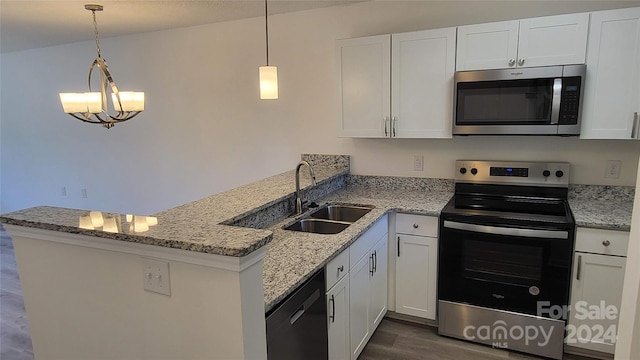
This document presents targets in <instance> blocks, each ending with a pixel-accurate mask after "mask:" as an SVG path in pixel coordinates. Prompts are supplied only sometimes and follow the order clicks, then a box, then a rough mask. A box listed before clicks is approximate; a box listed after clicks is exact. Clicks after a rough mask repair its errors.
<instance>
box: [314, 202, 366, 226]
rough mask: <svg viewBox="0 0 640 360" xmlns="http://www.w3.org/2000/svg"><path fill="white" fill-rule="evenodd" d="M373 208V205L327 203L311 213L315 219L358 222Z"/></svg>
mask: <svg viewBox="0 0 640 360" xmlns="http://www.w3.org/2000/svg"><path fill="white" fill-rule="evenodd" d="M371 209H373V207H372V206H359V205H337V204H336V205H327V206H325V207H321V208H320V209H318V210H316V211H314V212H313V213H311V215H309V217H311V218H315V219H325V220H335V221H346V222H351V223H352V222H356V221H357V220H358V219H360V218H361V217H363V216H365V215H366V214H368V213H369V211H371Z"/></svg>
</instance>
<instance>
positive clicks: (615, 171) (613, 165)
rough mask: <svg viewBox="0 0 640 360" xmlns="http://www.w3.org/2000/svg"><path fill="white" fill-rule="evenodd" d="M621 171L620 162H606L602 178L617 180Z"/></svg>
mask: <svg viewBox="0 0 640 360" xmlns="http://www.w3.org/2000/svg"><path fill="white" fill-rule="evenodd" d="M621 169H622V161H621V160H607V169H606V171H605V173H604V177H605V178H609V179H619V178H620V170H621Z"/></svg>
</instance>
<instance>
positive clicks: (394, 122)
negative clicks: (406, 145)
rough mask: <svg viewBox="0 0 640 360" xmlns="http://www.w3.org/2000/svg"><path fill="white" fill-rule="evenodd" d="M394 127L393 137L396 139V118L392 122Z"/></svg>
mask: <svg viewBox="0 0 640 360" xmlns="http://www.w3.org/2000/svg"><path fill="white" fill-rule="evenodd" d="M392 122H393V123H392V126H393V137H396V124H397V123H398V119H397V118H396V117H395V116H394V117H393V120H392Z"/></svg>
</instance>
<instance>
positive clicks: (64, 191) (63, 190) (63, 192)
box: [60, 186, 67, 196]
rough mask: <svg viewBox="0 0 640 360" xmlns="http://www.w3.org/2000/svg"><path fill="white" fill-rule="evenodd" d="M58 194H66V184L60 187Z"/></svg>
mask: <svg viewBox="0 0 640 360" xmlns="http://www.w3.org/2000/svg"><path fill="white" fill-rule="evenodd" d="M60 195H62V196H67V187H66V186H63V187H62V189H60Z"/></svg>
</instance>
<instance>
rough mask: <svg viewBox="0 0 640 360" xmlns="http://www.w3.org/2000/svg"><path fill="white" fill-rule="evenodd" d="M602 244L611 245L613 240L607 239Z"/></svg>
mask: <svg viewBox="0 0 640 360" xmlns="http://www.w3.org/2000/svg"><path fill="white" fill-rule="evenodd" d="M602 245H604V246H609V245H611V241H609V240H605V241H603V242H602Z"/></svg>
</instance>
